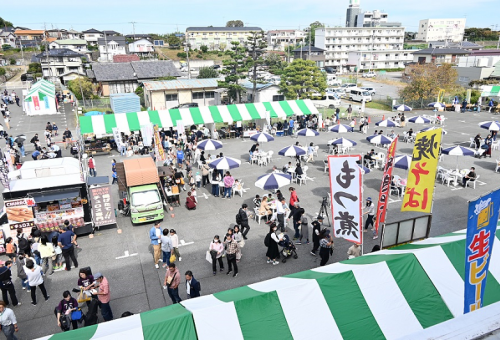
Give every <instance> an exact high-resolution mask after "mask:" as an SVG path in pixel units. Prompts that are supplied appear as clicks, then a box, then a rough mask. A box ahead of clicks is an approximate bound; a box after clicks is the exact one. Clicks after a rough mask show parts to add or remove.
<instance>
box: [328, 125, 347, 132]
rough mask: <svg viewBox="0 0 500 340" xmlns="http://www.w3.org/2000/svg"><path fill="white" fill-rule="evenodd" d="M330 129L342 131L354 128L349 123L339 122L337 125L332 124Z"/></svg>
mask: <svg viewBox="0 0 500 340" xmlns="http://www.w3.org/2000/svg"><path fill="white" fill-rule="evenodd" d="M329 130H330V131H332V132H338V133H341V132H352V131H353V128H352V127H350V126H349V125H344V124H337V125H334V126H332V127H331V128H330V129H329Z"/></svg>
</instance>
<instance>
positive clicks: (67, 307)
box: [55, 290, 78, 332]
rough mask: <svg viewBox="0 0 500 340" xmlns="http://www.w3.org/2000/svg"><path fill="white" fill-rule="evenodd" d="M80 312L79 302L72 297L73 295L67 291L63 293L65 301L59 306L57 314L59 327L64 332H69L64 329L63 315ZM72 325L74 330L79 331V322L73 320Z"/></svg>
mask: <svg viewBox="0 0 500 340" xmlns="http://www.w3.org/2000/svg"><path fill="white" fill-rule="evenodd" d="M76 310H78V301H76V299H75V298H74V297H72V296H71V293H70V292H69V291H68V290H66V291H64V293H63V299H62V300H61V301H60V302H59V305H57V307H56V310H55V313H56V318H57V326H59V327H61V330H62V331H63V332H65V331H69V329H63V328H62V326H61V315H63V316H64V315H71V312H73V311H76ZM71 324H72V325H73V329H78V320H73V319H71Z"/></svg>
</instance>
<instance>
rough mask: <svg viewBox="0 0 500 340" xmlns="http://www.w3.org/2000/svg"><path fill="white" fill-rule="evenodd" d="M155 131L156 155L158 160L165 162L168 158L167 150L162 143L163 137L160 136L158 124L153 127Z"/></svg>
mask: <svg viewBox="0 0 500 340" xmlns="http://www.w3.org/2000/svg"><path fill="white" fill-rule="evenodd" d="M153 129H154V132H155V141H154V143H155V155H156V160H157V161H161V162H164V161H165V160H166V159H167V158H166V156H165V151H164V150H163V145H162V143H161V138H160V132H159V131H158V125H155V126H154V127H153Z"/></svg>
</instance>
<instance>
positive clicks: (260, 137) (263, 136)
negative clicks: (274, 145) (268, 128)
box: [250, 132, 274, 143]
mask: <svg viewBox="0 0 500 340" xmlns="http://www.w3.org/2000/svg"><path fill="white" fill-rule="evenodd" d="M250 139H251V140H254V141H256V142H258V143H264V142H272V141H273V140H274V137H273V136H271V135H270V134H268V133H264V132H261V133H257V134H255V135H253V136H252V137H250Z"/></svg>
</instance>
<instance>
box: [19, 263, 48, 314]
mask: <svg viewBox="0 0 500 340" xmlns="http://www.w3.org/2000/svg"><path fill="white" fill-rule="evenodd" d="M24 272H25V273H26V276H27V277H28V284H29V285H30V287H31V304H32V305H33V306H36V287H39V288H40V290H41V291H42V294H43V297H44V298H45V301H47V300H48V299H49V298H50V296H49V295H47V290H45V285H44V284H43V276H42V268H41V267H40V266H37V265H36V264H35V263H34V262H33V261H32V260H28V261H26V265H25V266H24Z"/></svg>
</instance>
